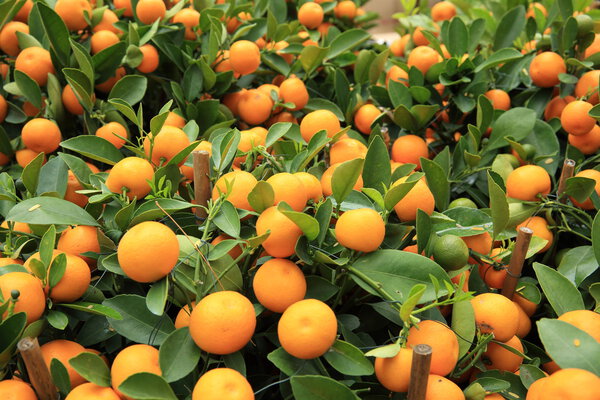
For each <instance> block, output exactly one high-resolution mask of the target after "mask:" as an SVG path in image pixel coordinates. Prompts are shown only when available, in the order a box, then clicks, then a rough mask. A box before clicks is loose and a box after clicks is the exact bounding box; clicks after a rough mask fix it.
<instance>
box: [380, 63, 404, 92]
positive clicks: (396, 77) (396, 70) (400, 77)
mask: <svg viewBox="0 0 600 400" xmlns="http://www.w3.org/2000/svg"><path fill="white" fill-rule="evenodd" d="M390 80H392V81H396V82H400V83H402V84H403V85H404V86H408V72H406V71H405V70H403V69H402V68H400V67H399V66H397V65H392V68H390V70H389V71H388V72H387V74H386V75H385V85H386V86H387V87H388V88H389V87H390Z"/></svg>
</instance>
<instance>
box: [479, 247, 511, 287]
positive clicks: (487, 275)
mask: <svg viewBox="0 0 600 400" xmlns="http://www.w3.org/2000/svg"><path fill="white" fill-rule="evenodd" d="M504 251H505V250H504V249H501V248H496V249H493V250H492V252H491V253H490V258H492V259H493V260H494V261H496V262H498V263H502V259H500V258H499V257H496V256H497V255H498V254H500V253H503V252H504ZM506 268H507V267H506V265H502V268H501V269H495V268H494V267H493V266H492V265H490V264H487V263H482V264H480V265H479V274H480V275H481V278H483V281H484V282H485V283H486V285H488V286H489V287H490V288H492V289H502V287H503V285H504V280H505V279H506V274H507V269H506Z"/></svg>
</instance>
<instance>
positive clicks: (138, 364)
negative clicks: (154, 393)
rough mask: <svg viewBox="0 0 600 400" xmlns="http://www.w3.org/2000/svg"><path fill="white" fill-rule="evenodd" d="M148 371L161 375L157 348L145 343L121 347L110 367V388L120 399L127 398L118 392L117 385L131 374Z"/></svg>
mask: <svg viewBox="0 0 600 400" xmlns="http://www.w3.org/2000/svg"><path fill="white" fill-rule="evenodd" d="M140 372H149V373H152V374H155V375H162V371H161V369H160V365H159V363H158V350H157V349H156V348H154V347H152V346H148V345H147V344H134V345H131V346H127V347H125V348H124V349H122V350H121V351H120V352H119V353H118V354H117V356H116V357H115V359H114V361H113V363H112V366H111V368H110V377H111V382H112V388H113V390H114V391H115V392H117V394H119V396H120V397H121V398H122V399H129V398H128V397H127V396H125V395H123V394H122V393H121V392H119V390H118V387H119V386H120V385H121V384H122V383H123V382H124V381H125V379H127V378H129V377H130V376H131V375H133V374H137V373H140Z"/></svg>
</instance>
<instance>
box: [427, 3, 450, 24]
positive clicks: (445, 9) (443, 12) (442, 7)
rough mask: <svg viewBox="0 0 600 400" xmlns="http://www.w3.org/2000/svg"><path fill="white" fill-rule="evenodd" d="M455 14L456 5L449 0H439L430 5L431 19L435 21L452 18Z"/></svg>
mask: <svg viewBox="0 0 600 400" xmlns="http://www.w3.org/2000/svg"><path fill="white" fill-rule="evenodd" d="M455 15H456V6H455V5H454V4H452V3H451V2H449V1H440V2H439V3H436V4H434V5H433V7H431V19H433V20H434V21H436V22H439V21H444V20H449V19H452V18H453V17H454V16H455Z"/></svg>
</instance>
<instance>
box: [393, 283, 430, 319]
mask: <svg viewBox="0 0 600 400" xmlns="http://www.w3.org/2000/svg"><path fill="white" fill-rule="evenodd" d="M425 289H427V287H426V286H425V285H423V284H421V283H419V284H417V285H415V286H413V287H412V289H410V293H409V294H408V299H407V300H406V301H405V302H404V303H402V306H401V307H400V319H401V320H402V322H404V323H405V324H407V325H409V324H410V322H411V318H410V317H411V315H412V312H413V310H414V309H415V307H416V306H417V304H419V301H420V300H421V297H423V293H425Z"/></svg>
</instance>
